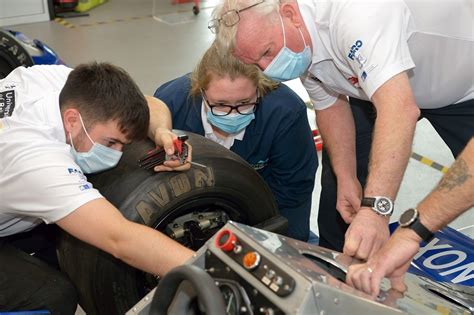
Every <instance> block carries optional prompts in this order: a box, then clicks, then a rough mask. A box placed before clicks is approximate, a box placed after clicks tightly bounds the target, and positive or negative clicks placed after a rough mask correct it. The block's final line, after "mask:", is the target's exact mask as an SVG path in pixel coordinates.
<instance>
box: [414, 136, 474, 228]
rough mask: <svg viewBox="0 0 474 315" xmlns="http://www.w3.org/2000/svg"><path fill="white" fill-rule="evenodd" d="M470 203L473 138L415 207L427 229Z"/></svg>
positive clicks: (472, 197)
mask: <svg viewBox="0 0 474 315" xmlns="http://www.w3.org/2000/svg"><path fill="white" fill-rule="evenodd" d="M473 206H474V138H473V139H471V141H469V143H468V144H467V146H466V148H465V149H464V151H463V152H462V153H461V154H460V155H459V156H458V158H457V159H456V161H455V162H454V163H453V165H452V166H451V167H450V168H449V170H448V172H447V173H446V175H444V177H443V178H442V179H441V181H440V182H439V183H438V185H437V186H436V188H435V189H434V190H433V191H432V192H431V193H430V194H429V195H428V196H427V197H426V198H425V199H424V200H423V201H422V202H420V204H419V205H418V207H417V209H418V211H419V212H420V220H421V222H422V223H423V224H425V225H426V227H427V228H428V229H429V230H430V231H437V230H439V229H441V228H443V227H444V226H445V225H447V224H448V223H449V222H451V221H453V220H454V219H455V218H456V217H457V216H459V215H460V214H461V213H463V212H464V211H466V210H468V209H469V208H471V207H473Z"/></svg>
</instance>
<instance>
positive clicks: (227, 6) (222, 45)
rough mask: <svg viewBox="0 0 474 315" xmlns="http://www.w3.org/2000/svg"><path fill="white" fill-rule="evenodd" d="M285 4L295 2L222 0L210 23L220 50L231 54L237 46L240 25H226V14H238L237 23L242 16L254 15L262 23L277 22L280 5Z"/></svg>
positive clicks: (279, 0)
mask: <svg viewBox="0 0 474 315" xmlns="http://www.w3.org/2000/svg"><path fill="white" fill-rule="evenodd" d="M283 2H295V0H222V1H221V2H220V3H219V4H218V5H217V6H216V7H215V8H214V11H213V12H212V18H213V19H212V20H211V23H210V24H211V26H210V27H211V28H214V32H215V33H216V35H217V37H216V39H217V43H218V45H219V49H221V50H222V52H223V53H229V52H231V51H232V50H233V48H234V45H235V37H236V34H237V28H238V25H239V23H238V22H236V23H235V24H233V25H230V26H227V25H225V21H224V20H223V17H224V18H225V16H226V14H229V12H231V11H233V12H237V13H236V14H237V21H238V20H239V19H240V18H241V17H240V16H239V15H240V14H244V15H247V14H252V17H253V18H259V20H260V21H262V22H273V21H276V19H275V17H276V16H277V15H276V13H278V11H279V8H280V4H281V3H283ZM252 5H255V6H253V7H252V8H250V9H249V10H248V11H246V10H245V11H244V12H241V13H240V14H239V11H240V10H242V9H244V8H247V7H249V6H252ZM250 10H251V12H250ZM231 24H232V23H231Z"/></svg>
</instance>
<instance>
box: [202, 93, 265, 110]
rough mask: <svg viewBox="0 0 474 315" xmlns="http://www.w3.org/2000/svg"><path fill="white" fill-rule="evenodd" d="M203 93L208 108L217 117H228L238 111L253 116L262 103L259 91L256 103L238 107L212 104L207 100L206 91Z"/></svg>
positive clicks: (247, 103)
mask: <svg viewBox="0 0 474 315" xmlns="http://www.w3.org/2000/svg"><path fill="white" fill-rule="evenodd" d="M201 93H202V98H203V99H204V101H205V102H206V103H207V106H209V108H210V109H211V112H212V114H213V115H215V116H227V115H229V114H230V113H231V112H232V111H233V110H235V111H237V113H239V114H240V115H251V114H253V113H255V110H256V109H257V105H258V103H259V102H260V97H259V96H258V91H257V99H256V100H255V102H242V103H239V104H237V105H229V104H220V103H217V104H211V103H210V102H209V100H208V99H207V96H206V94H205V93H204V91H201Z"/></svg>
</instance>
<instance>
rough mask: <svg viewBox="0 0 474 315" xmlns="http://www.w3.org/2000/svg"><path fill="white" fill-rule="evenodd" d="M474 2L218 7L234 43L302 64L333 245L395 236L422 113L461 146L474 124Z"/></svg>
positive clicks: (250, 58) (279, 68)
mask: <svg viewBox="0 0 474 315" xmlns="http://www.w3.org/2000/svg"><path fill="white" fill-rule="evenodd" d="M471 13H472V5H471V4H470V3H468V2H466V1H463V0H453V1H440V2H437V3H436V5H432V4H431V3H427V2H425V1H420V0H391V1H366V0H338V1H336V0H325V1H311V0H300V1H297V2H296V1H277V0H261V1H255V0H251V1H249V0H245V1H235V0H224V2H223V3H222V4H221V5H220V6H219V7H217V8H216V10H215V11H214V18H215V19H214V20H212V21H211V24H210V28H211V29H212V30H214V31H215V32H216V33H217V38H218V40H219V42H220V43H221V46H222V47H223V49H227V50H230V51H231V52H232V53H233V54H234V55H235V56H236V57H237V58H239V59H240V60H241V61H243V62H245V63H252V64H256V65H258V66H259V67H260V68H261V69H262V70H264V73H265V74H267V75H268V76H270V77H272V78H274V79H279V80H288V79H294V78H297V77H299V76H302V81H303V84H304V85H305V87H306V89H307V91H308V93H309V95H310V97H311V100H312V101H313V103H314V106H315V108H316V117H317V123H318V126H319V128H320V131H321V134H322V136H323V139H324V141H325V147H326V152H324V153H323V165H324V166H323V172H322V187H323V190H322V194H321V202H320V208H319V218H318V224H319V231H320V234H321V235H320V236H321V243H320V244H321V245H323V246H326V247H330V248H334V249H337V250H343V251H344V252H345V253H346V254H349V255H354V256H357V257H359V258H362V259H365V258H367V257H369V256H370V255H372V254H373V253H374V252H375V251H376V250H377V249H378V248H380V246H382V244H383V243H384V242H385V241H386V240H387V238H388V236H389V233H388V227H387V223H388V221H389V216H390V214H391V213H392V211H393V206H394V205H393V200H394V199H395V197H396V194H397V192H398V189H399V187H400V183H401V180H402V177H403V173H404V171H405V168H406V165H407V163H408V159H409V156H410V150H411V145H412V141H413V135H414V131H415V126H416V122H417V120H418V119H419V118H420V113H421V116H422V117H426V118H427V119H429V120H430V122H431V123H432V125H433V126H434V128H435V129H436V131H437V132H438V133H439V135H440V136H441V137H442V138H443V139H444V141H445V142H446V143H447V144H448V146H449V147H450V149H451V151H452V152H453V154H454V155H455V156H456V155H458V154H459V152H460V151H461V150H462V148H463V147H464V146H465V144H466V143H467V141H468V140H469V139H470V138H471V137H472V135H473V134H474V101H473V97H474V87H473V73H474V71H473V61H472V60H474V59H473V57H474V56H473V33H472V23H473V21H472V14H471ZM348 97H349V99H348ZM349 105H350V106H349ZM351 111H352V112H351ZM353 117H354V118H353ZM328 154H329V156H328ZM369 154H370V163H369ZM329 157H330V163H329ZM361 187H363V189H362V188H361ZM362 197H363V198H362ZM361 204H362V205H361ZM335 208H336V209H337V210H338V211H336V210H335ZM347 224H350V225H347ZM346 230H347V231H346Z"/></svg>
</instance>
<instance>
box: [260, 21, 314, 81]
mask: <svg viewBox="0 0 474 315" xmlns="http://www.w3.org/2000/svg"><path fill="white" fill-rule="evenodd" d="M280 22H281V27H282V29H283V47H282V49H281V50H280V51H279V52H278V54H277V55H276V56H275V58H273V60H272V62H271V63H270V64H269V65H268V66H267V67H266V68H265V70H264V71H263V73H264V74H265V75H266V76H268V77H270V78H272V79H273V80H275V81H280V82H281V81H288V80H293V79H296V78H298V77H300V76H301V75H302V74H303V73H305V71H306V70H307V69H308V67H309V65H310V64H311V59H312V54H311V49H310V48H309V46H307V45H306V41H305V40H304V36H303V33H301V30H300V29H299V28H298V31H299V32H300V35H301V37H302V38H303V43H304V46H305V48H304V49H303V51H301V52H299V53H296V52H294V51H292V50H291V49H289V48H288V47H286V35H285V25H284V24H283V20H282V19H281V16H280Z"/></svg>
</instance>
